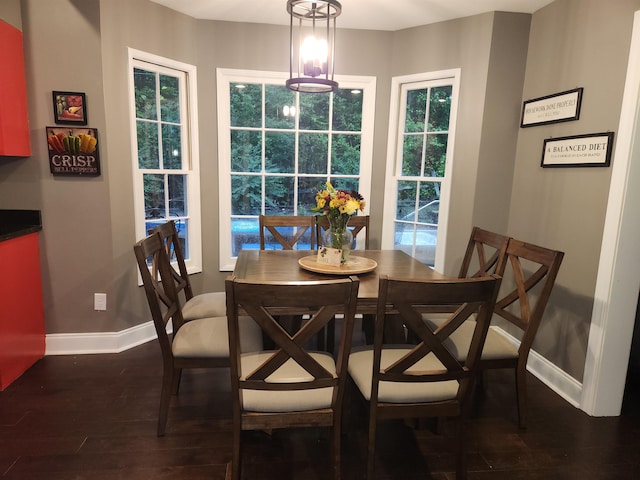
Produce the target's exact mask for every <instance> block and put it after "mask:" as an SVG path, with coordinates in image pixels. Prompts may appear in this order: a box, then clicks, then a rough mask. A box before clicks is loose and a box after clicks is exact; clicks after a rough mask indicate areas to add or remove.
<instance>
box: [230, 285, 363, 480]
mask: <svg viewBox="0 0 640 480" xmlns="http://www.w3.org/2000/svg"><path fill="white" fill-rule="evenodd" d="M358 287H359V281H358V279H357V277H350V278H340V279H333V280H324V281H309V282H293V283H292V282H286V283H277V282H265V283H255V282H248V281H242V280H238V279H235V278H232V277H229V278H228V279H227V281H226V292H227V317H228V322H229V339H230V350H231V392H232V399H233V400H232V402H233V455H232V466H231V471H232V475H231V478H232V480H239V479H240V469H241V464H242V459H241V435H242V431H244V430H269V429H275V428H291V427H311V426H313V427H316V426H326V427H331V430H332V433H331V445H332V447H331V460H330V468H331V471H332V476H333V479H334V480H339V479H340V436H341V420H342V403H343V402H342V400H343V396H344V388H345V383H346V377H347V360H348V355H349V351H350V348H351V337H352V331H353V317H354V315H355V309H356V300H357V296H358ZM290 310H294V311H298V310H300V311H305V312H306V311H309V312H311V315H310V319H309V320H308V321H307V322H305V323H304V325H303V326H302V327H301V328H300V330H298V331H297V332H295V333H294V334H289V333H288V332H287V331H285V330H284V329H283V328H282V327H281V325H280V324H279V323H278V321H277V319H276V318H274V315H275V314H276V313H279V312H282V311H285V312H286V311H290ZM241 312H246V314H248V315H249V316H250V317H251V318H252V319H253V320H254V321H255V323H256V324H257V325H259V326H260V328H261V329H262V331H263V332H264V333H265V334H266V335H267V336H268V337H269V338H270V339H271V340H272V342H273V344H274V348H273V349H270V350H263V351H255V352H252V353H245V354H242V355H241V354H240V351H239V348H238V345H239V341H240V339H241V337H242V335H241V333H240V332H239V328H238V318H239V316H240V314H241ZM337 312H343V313H344V315H345V321H344V322H343V324H342V325H343V326H342V335H341V337H340V345H339V349H338V352H337V355H336V357H335V360H334V357H333V356H332V355H331V354H329V353H327V352H318V351H310V350H308V349H307V347H306V345H307V344H308V343H309V340H310V339H311V338H312V337H313V336H314V335H315V334H317V333H318V332H319V331H320V330H322V329H323V328H325V326H326V324H327V322H329V320H331V319H332V318H333V316H334V315H335V314H336V313H337Z"/></svg>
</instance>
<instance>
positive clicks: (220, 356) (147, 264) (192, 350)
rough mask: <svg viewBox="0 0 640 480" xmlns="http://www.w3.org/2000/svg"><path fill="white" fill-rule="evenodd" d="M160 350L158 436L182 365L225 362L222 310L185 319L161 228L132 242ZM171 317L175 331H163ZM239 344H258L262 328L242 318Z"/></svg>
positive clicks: (210, 365)
mask: <svg viewBox="0 0 640 480" xmlns="http://www.w3.org/2000/svg"><path fill="white" fill-rule="evenodd" d="M133 250H134V253H135V256H136V260H137V262H138V268H139V270H140V275H141V277H142V282H143V286H144V290H145V293H146V297H147V302H148V303H149V308H150V310H151V318H152V320H153V324H154V326H155V330H156V334H157V336H158V343H159V344H160V351H161V353H162V364H163V370H162V371H163V373H162V389H161V392H160V412H159V414H158V430H157V433H158V436H159V437H160V436H163V435H164V433H165V428H166V424H167V416H168V413H169V404H170V401H171V395H172V394H177V393H178V388H179V385H180V376H181V373H182V369H183V368H218V367H228V366H229V341H228V333H227V319H226V314H224V313H223V314H222V315H219V316H216V317H209V318H199V319H194V320H191V321H188V322H185V320H184V318H183V316H182V308H181V302H180V301H179V299H178V290H177V288H176V280H177V279H176V277H175V275H174V273H173V268H172V267H171V264H170V262H169V257H168V255H167V252H166V250H165V245H164V243H163V241H162V239H161V237H160V234H159V233H154V234H153V235H149V236H148V237H146V238H145V239H143V240H140V241H139V242H137V243H136V244H135V245H134V247H133ZM169 321H171V324H172V328H173V335H170V334H169V333H167V324H168V323H169ZM242 332H243V348H244V349H246V350H256V349H259V348H262V336H261V333H260V331H259V330H258V329H257V328H256V327H255V326H254V325H253V324H252V323H250V322H248V321H247V319H246V318H245V319H242Z"/></svg>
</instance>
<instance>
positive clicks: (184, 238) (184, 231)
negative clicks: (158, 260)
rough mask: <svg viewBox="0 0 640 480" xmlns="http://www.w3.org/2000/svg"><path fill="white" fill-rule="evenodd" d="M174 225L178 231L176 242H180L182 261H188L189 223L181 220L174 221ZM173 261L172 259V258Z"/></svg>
mask: <svg viewBox="0 0 640 480" xmlns="http://www.w3.org/2000/svg"><path fill="white" fill-rule="evenodd" d="M174 222H175V224H176V230H177V231H178V241H179V242H180V248H182V254H183V255H184V259H185V260H188V259H189V228H188V226H189V223H188V220H186V219H184V218H182V219H180V220H174ZM172 260H173V258H172Z"/></svg>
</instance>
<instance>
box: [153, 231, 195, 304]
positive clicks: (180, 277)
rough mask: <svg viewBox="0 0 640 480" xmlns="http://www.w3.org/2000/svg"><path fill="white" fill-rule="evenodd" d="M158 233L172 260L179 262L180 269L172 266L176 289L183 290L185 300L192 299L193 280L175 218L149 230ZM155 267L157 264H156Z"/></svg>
mask: <svg viewBox="0 0 640 480" xmlns="http://www.w3.org/2000/svg"><path fill="white" fill-rule="evenodd" d="M153 233H158V234H160V238H161V240H162V243H163V244H164V248H165V250H166V252H167V255H168V257H169V259H170V261H171V260H175V261H176V263H177V264H178V269H177V270H176V269H175V268H172V275H173V278H174V281H175V282H176V283H175V286H176V290H177V291H178V292H181V291H183V292H184V295H185V302H186V301H187V300H191V298H192V297H193V290H192V288H191V281H190V280H189V273H188V272H187V265H186V264H185V261H184V252H183V250H182V243H181V242H180V237H179V235H178V230H177V228H176V224H175V222H174V221H173V220H169V221H168V222H165V223H163V224H162V225H158V226H157V227H154V228H152V229H150V230H149V234H153ZM154 268H155V266H154Z"/></svg>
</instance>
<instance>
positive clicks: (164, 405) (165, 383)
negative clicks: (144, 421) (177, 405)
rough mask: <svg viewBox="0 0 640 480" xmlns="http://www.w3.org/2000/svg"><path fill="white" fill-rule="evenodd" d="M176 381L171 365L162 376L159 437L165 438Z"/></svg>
mask: <svg viewBox="0 0 640 480" xmlns="http://www.w3.org/2000/svg"><path fill="white" fill-rule="evenodd" d="M173 381H174V370H173V368H172V367H171V366H170V365H169V366H166V367H165V368H164V372H163V374H162V388H161V389H160V411H159V412H158V436H159V437H163V436H164V432H165V428H166V426H167V416H168V415H169V403H170V402H171V390H172V387H173Z"/></svg>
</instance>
